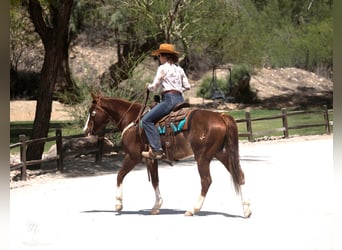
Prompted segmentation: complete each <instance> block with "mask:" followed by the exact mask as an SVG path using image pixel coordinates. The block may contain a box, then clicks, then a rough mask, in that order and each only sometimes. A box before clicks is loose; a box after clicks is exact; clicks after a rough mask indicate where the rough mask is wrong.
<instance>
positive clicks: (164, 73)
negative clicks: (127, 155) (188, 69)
mask: <svg viewBox="0 0 342 250" xmlns="http://www.w3.org/2000/svg"><path fill="white" fill-rule="evenodd" d="M152 55H153V56H158V57H159V61H160V66H159V67H158V70H157V73H156V75H155V77H154V80H153V82H152V83H151V84H146V87H147V89H148V90H150V91H153V92H157V90H159V89H161V96H162V100H161V102H160V103H158V104H157V105H156V106H154V107H153V108H152V109H151V111H149V112H148V113H147V114H145V115H144V117H143V118H142V127H143V129H144V131H145V134H146V137H147V140H148V142H149V144H150V147H149V150H148V151H143V152H142V153H141V155H142V156H143V157H145V158H154V159H160V158H162V156H163V149H162V146H161V141H160V135H159V132H158V130H157V128H156V126H155V123H156V122H157V121H159V120H160V119H161V118H162V117H164V116H165V115H167V114H169V113H170V112H171V111H172V109H173V108H174V107H175V106H176V104H178V103H181V102H184V97H183V91H185V90H189V89H190V83H189V81H188V78H187V76H186V75H185V73H184V70H183V69H182V68H181V67H180V66H178V65H177V62H178V58H179V52H177V51H176V50H175V48H174V46H173V45H172V44H168V43H163V44H160V46H159V49H158V50H155V51H153V52H152Z"/></svg>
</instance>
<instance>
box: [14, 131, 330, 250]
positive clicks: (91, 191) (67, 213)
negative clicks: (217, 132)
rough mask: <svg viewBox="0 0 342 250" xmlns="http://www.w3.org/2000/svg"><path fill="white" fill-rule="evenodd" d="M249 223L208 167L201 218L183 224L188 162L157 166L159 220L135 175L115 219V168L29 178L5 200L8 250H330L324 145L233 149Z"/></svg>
mask: <svg viewBox="0 0 342 250" xmlns="http://www.w3.org/2000/svg"><path fill="white" fill-rule="evenodd" d="M240 156H241V165H242V168H243V170H244V171H245V175H246V185H245V187H244V190H243V191H244V196H245V198H246V199H249V200H250V201H251V204H252V206H251V209H252V211H253V214H252V217H251V218H250V219H244V218H242V217H241V215H242V208H241V203H240V198H239V197H237V196H236V195H235V193H234V191H233V188H232V185H231V181H230V177H229V174H228V173H227V171H226V170H225V169H224V167H222V166H221V164H220V163H219V162H217V161H213V162H212V164H211V172H212V178H213V184H212V186H211V188H210V190H209V192H208V195H207V199H206V201H205V202H204V205H203V208H202V211H201V212H200V213H199V214H198V215H197V216H194V217H192V218H187V217H184V216H183V214H184V212H185V210H186V209H188V208H190V207H191V206H192V205H193V204H194V202H195V200H196V198H197V196H198V194H199V191H200V190H199V185H200V183H199V177H198V173H197V168H196V167H195V162H194V161H192V160H187V161H182V162H179V163H177V164H176V165H174V166H173V167H171V166H168V165H165V164H161V166H160V189H161V193H162V195H163V199H164V204H163V206H162V209H161V214H160V215H157V216H150V215H149V211H150V209H151V207H152V205H153V203H154V193H153V190H152V187H151V184H150V183H149V182H148V177H147V174H146V171H145V168H144V167H143V166H142V165H141V166H139V167H138V168H137V169H136V170H135V171H132V172H131V173H129V174H128V175H127V177H126V179H125V181H124V209H123V212H122V213H121V214H117V213H116V212H115V211H114V207H115V184H116V173H117V169H118V168H119V166H120V161H119V160H115V158H114V157H107V158H106V159H105V160H104V164H103V165H101V166H98V165H95V164H94V163H92V161H90V160H89V159H76V160H74V161H70V162H68V163H67V164H68V165H67V166H66V169H67V170H66V171H65V173H63V174H62V173H55V172H54V171H52V170H50V172H49V173H44V174H41V175H38V176H37V177H35V178H32V179H30V180H28V181H27V182H19V183H22V185H17V186H12V188H11V190H10V207H11V213H10V224H11V234H10V236H11V239H10V243H11V249H33V248H34V249H75V248H77V249H95V248H98V249H114V248H115V249H116V248H120V249H137V248H139V249H173V250H174V249H186V248H190V249H208V248H210V249H213V247H214V249H228V248H229V249H234V250H238V249H272V250H273V249H286V250H288V249H292V250H293V249H298V250H303V249H322V250H323V249H324V250H325V249H334V248H333V244H334V243H333V236H332V235H333V209H332V200H333V197H332V196H333V195H332V192H331V188H332V179H333V176H332V171H333V136H332V135H323V136H305V137H293V138H290V139H283V140H275V141H264V142H257V143H248V142H243V143H240Z"/></svg>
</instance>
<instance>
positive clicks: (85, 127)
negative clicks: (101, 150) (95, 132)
mask: <svg viewBox="0 0 342 250" xmlns="http://www.w3.org/2000/svg"><path fill="white" fill-rule="evenodd" d="M89 119H90V114H88V117H87V121H86V123H85V125H84V128H83V132H85V131H86V130H87V128H88V122H89Z"/></svg>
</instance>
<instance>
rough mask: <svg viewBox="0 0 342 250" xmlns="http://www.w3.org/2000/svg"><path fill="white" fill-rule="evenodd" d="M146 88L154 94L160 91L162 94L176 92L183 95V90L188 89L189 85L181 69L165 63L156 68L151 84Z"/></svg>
mask: <svg viewBox="0 0 342 250" xmlns="http://www.w3.org/2000/svg"><path fill="white" fill-rule="evenodd" d="M147 88H148V90H151V91H154V92H156V91H157V90H158V89H161V91H162V92H164V91H168V90H177V91H179V92H181V93H183V91H184V90H188V89H190V83H189V80H188V78H187V76H186V75H185V72H184V70H183V69H182V67H180V66H178V65H176V64H170V63H169V62H165V63H164V64H162V65H160V66H159V67H158V70H157V73H156V76H155V77H154V80H153V82H152V83H151V84H149V85H148V86H147Z"/></svg>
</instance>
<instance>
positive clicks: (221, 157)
mask: <svg viewBox="0 0 342 250" xmlns="http://www.w3.org/2000/svg"><path fill="white" fill-rule="evenodd" d="M216 158H217V159H218V160H219V161H220V162H221V163H222V164H223V165H224V166H225V168H226V169H227V170H228V172H229V173H230V168H229V161H228V157H227V155H226V154H224V153H222V152H221V153H219V154H217V155H216ZM239 172H240V175H241V181H240V183H239V185H241V190H240V197H241V203H242V210H243V214H244V217H245V218H249V217H250V216H251V215H252V211H251V209H250V202H249V201H246V200H244V198H243V195H242V194H243V190H242V189H243V188H242V186H243V185H244V184H245V174H244V172H243V170H242V169H241V167H239Z"/></svg>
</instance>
